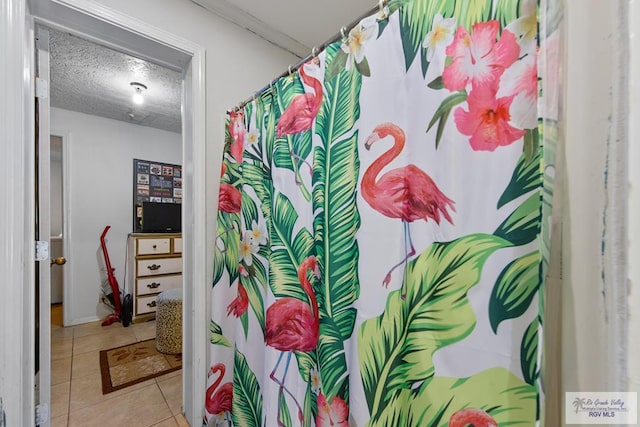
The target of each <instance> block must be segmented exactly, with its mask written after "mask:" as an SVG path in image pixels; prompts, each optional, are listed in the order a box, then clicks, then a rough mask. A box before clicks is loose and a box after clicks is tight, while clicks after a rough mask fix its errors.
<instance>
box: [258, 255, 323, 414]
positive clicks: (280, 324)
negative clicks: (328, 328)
mask: <svg viewBox="0 0 640 427" xmlns="http://www.w3.org/2000/svg"><path fill="white" fill-rule="evenodd" d="M308 271H313V273H314V274H315V275H316V277H318V278H320V270H319V268H318V261H317V259H316V257H315V256H310V257H307V258H306V259H305V260H304V261H302V263H300V266H299V267H298V280H299V281H300V285H301V286H302V289H303V290H304V292H305V293H306V294H307V297H308V298H309V301H310V302H311V306H309V304H307V303H306V302H304V301H301V300H299V299H297V298H290V297H285V298H280V299H279V300H277V301H276V302H274V303H273V304H271V306H270V307H269V308H268V309H267V320H266V331H265V342H266V344H267V345H268V346H270V347H273V348H275V349H277V350H280V351H281V352H282V353H280V356H279V357H278V362H276V366H275V367H274V368H273V371H271V374H270V375H269V378H271V379H272V380H273V381H275V382H276V383H277V384H278V385H279V386H280V389H279V391H278V392H279V396H282V393H283V392H286V393H287V394H288V395H289V396H291V398H292V399H293V400H294V402H295V403H296V405H297V406H298V418H299V419H300V421H302V418H303V414H302V407H301V406H300V403H299V402H298V400H297V399H296V398H295V396H294V395H293V394H292V393H291V392H290V391H289V390H287V388H286V387H285V379H286V378H287V371H288V369H289V362H290V361H291V354H292V352H294V351H303V352H306V351H311V350H313V349H315V348H316V346H317V344H318V337H319V334H320V318H319V314H318V301H317V300H316V296H315V293H314V291H313V287H312V286H311V282H310V281H309V279H308V278H307V272H308ZM285 352H286V353H287V362H286V366H285V368H284V375H283V376H282V379H281V380H280V379H278V378H276V376H275V373H276V371H277V369H278V366H280V362H281V361H282V357H283V355H284V353H285ZM283 425H284V424H283V423H282V421H281V420H280V405H278V426H283Z"/></svg>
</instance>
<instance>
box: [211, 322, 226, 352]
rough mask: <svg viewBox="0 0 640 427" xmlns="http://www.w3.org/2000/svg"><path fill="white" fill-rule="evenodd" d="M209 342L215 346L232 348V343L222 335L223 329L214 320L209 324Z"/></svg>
mask: <svg viewBox="0 0 640 427" xmlns="http://www.w3.org/2000/svg"><path fill="white" fill-rule="evenodd" d="M209 342H210V343H211V344H215V345H223V346H225V347H231V343H230V342H229V340H228V339H227V337H225V336H224V334H223V333H222V328H221V327H220V325H218V324H217V323H216V322H214V321H213V320H212V321H211V323H210V324H209Z"/></svg>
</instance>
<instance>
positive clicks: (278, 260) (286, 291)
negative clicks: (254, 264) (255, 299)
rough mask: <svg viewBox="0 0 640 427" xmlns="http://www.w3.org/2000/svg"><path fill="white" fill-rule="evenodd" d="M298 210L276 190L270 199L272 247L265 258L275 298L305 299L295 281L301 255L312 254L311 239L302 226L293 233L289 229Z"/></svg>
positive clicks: (303, 256)
mask: <svg viewBox="0 0 640 427" xmlns="http://www.w3.org/2000/svg"><path fill="white" fill-rule="evenodd" d="M297 220H298V213H297V212H296V210H295V208H294V207H293V205H292V204H291V201H290V200H289V199H288V198H287V197H286V196H285V195H283V194H282V193H278V194H277V195H276V197H275V198H274V202H273V216H272V218H271V230H270V241H271V247H272V248H273V249H272V251H271V254H270V260H269V287H270V288H271V291H272V292H273V294H274V295H275V296H276V297H278V298H279V297H293V298H298V299H300V300H302V301H308V298H307V295H306V294H305V293H304V291H303V290H302V287H301V286H300V283H299V281H298V273H297V268H298V265H300V263H301V262H302V260H303V259H304V258H306V257H307V256H309V255H311V254H313V245H314V242H313V238H312V237H311V234H310V232H309V231H308V230H307V229H306V228H304V227H303V228H300V230H299V231H298V233H297V234H296V236H293V229H294V226H295V224H296V221H297Z"/></svg>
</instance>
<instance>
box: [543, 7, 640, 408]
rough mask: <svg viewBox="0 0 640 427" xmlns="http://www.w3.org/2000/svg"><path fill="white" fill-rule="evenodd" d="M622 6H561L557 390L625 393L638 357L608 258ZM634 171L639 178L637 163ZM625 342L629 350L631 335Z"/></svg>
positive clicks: (614, 224)
mask: <svg viewBox="0 0 640 427" xmlns="http://www.w3.org/2000/svg"><path fill="white" fill-rule="evenodd" d="M626 2H627V0H620V1H613V2H609V1H606V2H605V1H601V0H582V1H579V2H576V1H565V4H566V18H567V19H566V24H567V26H566V29H567V31H566V34H567V37H566V42H567V44H566V47H567V49H566V52H567V55H566V56H565V82H566V93H565V96H566V102H565V107H566V112H565V114H566V115H565V117H566V121H565V139H566V140H565V145H564V148H565V157H566V164H565V165H564V172H565V175H566V185H565V188H564V189H563V191H564V198H565V202H564V205H563V209H564V215H563V219H564V224H563V236H562V240H563V252H564V253H563V273H564V281H563V284H562V286H563V294H562V298H563V303H562V307H563V315H562V335H563V337H562V343H563V345H562V352H563V355H562V356H563V391H584V392H593V391H625V390H624V388H625V382H626V378H624V372H625V369H626V360H625V359H629V360H631V359H635V360H637V359H638V357H637V351H636V352H635V353H633V352H627V348H626V345H627V344H626V342H625V341H626V335H625V330H626V327H627V319H626V318H625V317H624V315H625V314H626V313H625V305H626V297H627V295H626V283H625V280H624V277H623V278H622V279H620V280H618V279H617V277H616V274H617V273H619V271H623V270H624V268H625V265H624V264H625V261H624V259H617V258H616V251H621V253H622V254H624V251H625V249H624V247H625V236H623V235H619V233H620V231H621V230H624V225H625V220H626V218H625V212H624V211H620V210H619V207H620V206H624V203H625V199H626V188H625V187H624V183H622V184H621V183H620V182H617V181H618V180H620V179H622V180H623V181H624V178H623V177H621V176H620V172H621V171H622V172H624V169H625V168H624V165H622V164H621V163H619V162H620V156H624V150H625V149H626V147H625V144H626V143H627V141H626V140H625V138H624V131H623V132H622V133H621V132H620V126H621V123H622V124H624V120H625V119H626V118H625V117H623V116H620V115H618V112H619V110H618V109H619V108H620V105H621V97H624V96H626V87H625V83H624V79H622V80H621V77H622V76H625V74H626V72H627V70H626V69H625V68H624V55H626V52H625V51H624V43H622V42H621V40H622V41H624V39H623V38H624V37H626V36H627V35H626V28H625V27H624V25H621V24H620V22H621V18H624V16H625V15H624V14H625V7H624V6H625V4H626ZM636 15H637V13H636ZM630 21H632V22H633V18H630ZM636 25H637V21H636ZM636 48H637V47H636ZM636 80H637V79H636ZM631 81H632V82H633V79H631ZM636 84H637V82H636ZM622 103H624V100H622ZM637 113H638V112H637V111H636V115H637ZM632 121H633V120H632ZM636 121H637V120H636ZM629 141H630V142H631V143H630V144H629V145H630V147H633V145H634V140H633V138H631V139H629ZM607 156H609V157H607ZM636 158H637V154H636ZM634 168H635V170H636V172H635V173H636V174H637V173H638V172H637V170H638V168H637V163H636V164H635V165H634V166H630V170H631V171H633V169H634ZM605 183H608V184H607V185H608V189H609V190H608V191H605ZM639 184H640V181H639ZM636 203H637V202H636ZM635 215H636V218H637V217H638V212H637V211H636V214H635ZM636 227H637V225H636ZM603 240H604V242H605V243H604V244H603ZM636 251H637V248H636ZM621 258H623V257H621ZM635 259H636V260H637V259H638V258H637V256H636V257H635ZM633 260H634V258H633V257H632V258H631V265H632V264H633V263H634V261H633ZM636 268H637V267H636ZM620 269H622V270H620ZM636 298H637V297H636ZM620 301H622V304H620ZM637 308H638V307H637V306H636V309H637ZM621 314H622V316H620V315H621ZM631 315H632V316H634V314H633V312H631ZM635 316H636V317H637V314H636V315H635ZM553 326H555V325H548V327H553ZM630 338H632V339H631V340H630V341H631V342H630V344H631V345H633V346H634V347H635V348H636V349H637V348H638V347H637V346H638V336H635V337H630ZM636 375H637V373H636ZM636 387H637V386H636ZM566 409H570V408H566Z"/></svg>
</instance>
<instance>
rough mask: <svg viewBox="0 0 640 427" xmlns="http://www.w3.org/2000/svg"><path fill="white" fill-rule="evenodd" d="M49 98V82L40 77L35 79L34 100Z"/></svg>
mask: <svg viewBox="0 0 640 427" xmlns="http://www.w3.org/2000/svg"><path fill="white" fill-rule="evenodd" d="M48 96H49V82H47V81H46V80H45V79H41V78H40V77H36V98H47V97H48Z"/></svg>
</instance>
